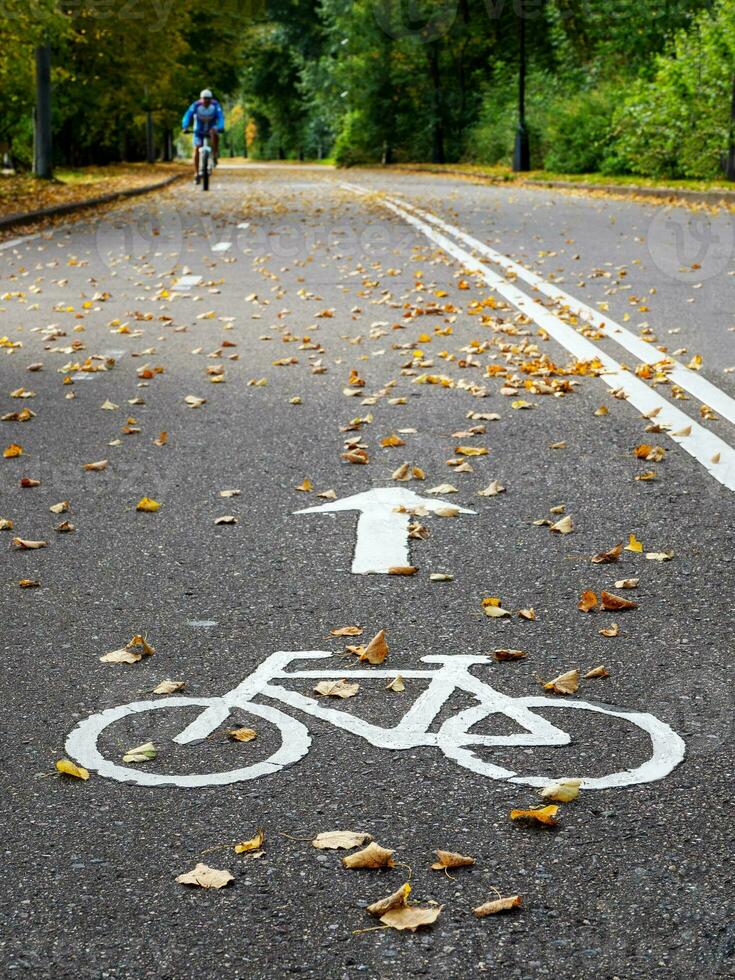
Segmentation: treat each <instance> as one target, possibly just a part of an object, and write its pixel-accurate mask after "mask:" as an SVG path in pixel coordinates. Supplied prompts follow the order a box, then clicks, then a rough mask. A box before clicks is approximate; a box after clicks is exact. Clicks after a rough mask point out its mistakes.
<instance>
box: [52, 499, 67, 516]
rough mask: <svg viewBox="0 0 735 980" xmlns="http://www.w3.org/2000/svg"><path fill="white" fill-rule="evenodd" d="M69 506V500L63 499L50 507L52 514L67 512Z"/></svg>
mask: <svg viewBox="0 0 735 980" xmlns="http://www.w3.org/2000/svg"><path fill="white" fill-rule="evenodd" d="M69 506H70V504H69V501H68V500H62V501H61V503H59V504H54V505H53V506H52V507H49V510H50V511H51V513H52V514H65V513H67V511H68V510H69Z"/></svg>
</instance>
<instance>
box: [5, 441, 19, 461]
mask: <svg viewBox="0 0 735 980" xmlns="http://www.w3.org/2000/svg"><path fill="white" fill-rule="evenodd" d="M22 455H23V447H22V446H19V445H18V444H17V443H16V442H11V443H10V445H9V446H8V448H7V449H3V457H4V458H5V459H15V458H16V457H17V456H22Z"/></svg>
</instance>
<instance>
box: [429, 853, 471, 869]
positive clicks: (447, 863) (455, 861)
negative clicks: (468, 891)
mask: <svg viewBox="0 0 735 980" xmlns="http://www.w3.org/2000/svg"><path fill="white" fill-rule="evenodd" d="M434 854H436V857H437V860H436V861H435V862H434V864H432V866H431V867H432V870H433V871H443V870H444V868H468V867H469V866H470V865H472V864H476V863H477V862H476V861H475V859H474V858H473V857H466V856H465V855H464V854H457V853H456V852H454V851H434Z"/></svg>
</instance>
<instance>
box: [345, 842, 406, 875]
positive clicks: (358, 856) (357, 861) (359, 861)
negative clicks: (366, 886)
mask: <svg viewBox="0 0 735 980" xmlns="http://www.w3.org/2000/svg"><path fill="white" fill-rule="evenodd" d="M342 864H343V865H344V866H345V867H346V868H352V869H354V868H394V867H395V866H396V864H395V861H394V860H393V851H392V850H389V849H388V848H386V847H381V846H380V844H377V843H376V842H375V841H372V842H371V843H370V844H368V846H367V847H364V848H363V849H362V850H361V851H357V852H356V853H355V854H348V855H347V857H343V858H342Z"/></svg>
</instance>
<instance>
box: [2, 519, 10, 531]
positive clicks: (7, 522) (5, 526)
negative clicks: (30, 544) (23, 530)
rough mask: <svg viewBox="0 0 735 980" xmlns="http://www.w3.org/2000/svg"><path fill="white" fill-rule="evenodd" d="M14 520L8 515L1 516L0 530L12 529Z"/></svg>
mask: <svg viewBox="0 0 735 980" xmlns="http://www.w3.org/2000/svg"><path fill="white" fill-rule="evenodd" d="M12 530H13V522H12V521H11V520H10V519H9V518H7V517H0V531H12Z"/></svg>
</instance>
